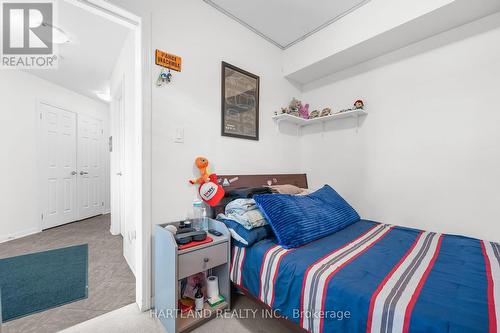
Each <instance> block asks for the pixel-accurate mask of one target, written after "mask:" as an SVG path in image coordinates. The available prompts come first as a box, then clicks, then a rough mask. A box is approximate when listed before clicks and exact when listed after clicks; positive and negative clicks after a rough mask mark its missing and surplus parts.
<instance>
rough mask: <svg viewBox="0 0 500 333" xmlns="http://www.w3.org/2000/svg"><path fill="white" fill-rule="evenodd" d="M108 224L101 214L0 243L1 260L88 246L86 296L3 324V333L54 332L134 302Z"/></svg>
mask: <svg viewBox="0 0 500 333" xmlns="http://www.w3.org/2000/svg"><path fill="white" fill-rule="evenodd" d="M110 223H111V222H110V216H109V215H102V216H98V217H94V218H91V219H87V220H84V221H80V222H75V223H70V224H67V225H64V226H61V227H57V228H53V229H49V230H46V231H43V232H41V233H38V234H35V235H31V236H28V237H24V238H20V239H16V240H13V241H9V242H6V243H2V244H0V258H7V257H12V256H17V255H22V254H28V253H33V252H40V251H46V250H51V249H57V248H61V247H67V246H71V245H78V244H84V243H88V244H89V297H88V298H87V299H84V300H81V301H77V302H73V303H69V304H66V305H63V306H60V307H57V308H54V309H49V310H47V311H44V312H39V313H35V314H32V315H29V316H26V317H23V318H20V319H16V320H13V321H9V322H7V323H4V324H3V326H2V333H32V332H33V333H35V332H36V333H53V332H57V331H59V330H62V329H65V328H68V327H71V326H73V325H76V324H78V323H81V322H84V321H87V320H89V319H91V318H94V317H97V316H100V315H102V314H105V313H107V312H110V311H113V310H116V309H119V308H122V307H123V306H125V305H127V304H130V303H133V302H135V277H134V275H133V274H132V272H131V271H130V268H129V267H128V265H127V263H126V262H125V258H124V257H123V254H122V252H123V251H122V246H123V240H122V237H121V236H113V235H111V234H110V232H109V227H110Z"/></svg>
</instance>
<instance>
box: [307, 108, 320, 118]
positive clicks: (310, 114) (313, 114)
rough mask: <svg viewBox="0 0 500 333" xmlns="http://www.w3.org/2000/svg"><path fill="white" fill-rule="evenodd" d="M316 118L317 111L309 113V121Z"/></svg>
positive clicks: (317, 115)
mask: <svg viewBox="0 0 500 333" xmlns="http://www.w3.org/2000/svg"><path fill="white" fill-rule="evenodd" d="M318 117H319V111H318V110H314V111H311V113H309V119H313V118H318Z"/></svg>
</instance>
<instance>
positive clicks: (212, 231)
mask: <svg viewBox="0 0 500 333" xmlns="http://www.w3.org/2000/svg"><path fill="white" fill-rule="evenodd" d="M208 233H209V234H212V235H214V236H222V232H218V231H217V230H215V229H208Z"/></svg>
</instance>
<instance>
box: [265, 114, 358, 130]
mask: <svg viewBox="0 0 500 333" xmlns="http://www.w3.org/2000/svg"><path fill="white" fill-rule="evenodd" d="M367 114H368V113H367V112H366V111H364V110H352V111H346V112H342V113H334V114H331V115H329V116H325V117H317V118H312V119H304V118H299V117H295V116H292V115H289V114H287V113H283V114H279V115H276V116H273V120H274V121H275V122H276V124H277V125H278V130H279V124H280V123H281V122H287V123H291V124H295V125H296V126H297V134H300V129H301V128H302V127H304V126H309V125H313V124H322V127H323V130H324V126H325V123H326V122H328V121H332V120H337V119H344V118H356V120H357V121H358V122H357V124H356V127H358V126H359V117H361V116H365V115H367Z"/></svg>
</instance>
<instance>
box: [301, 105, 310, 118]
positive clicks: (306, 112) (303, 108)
mask: <svg viewBox="0 0 500 333" xmlns="http://www.w3.org/2000/svg"><path fill="white" fill-rule="evenodd" d="M299 114H300V117H302V118H304V119H309V104H306V105H302V103H300V108H299Z"/></svg>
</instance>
